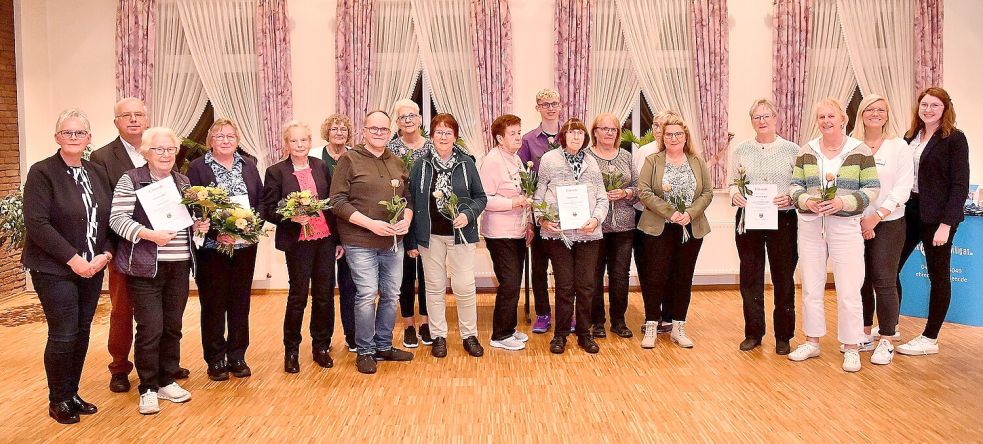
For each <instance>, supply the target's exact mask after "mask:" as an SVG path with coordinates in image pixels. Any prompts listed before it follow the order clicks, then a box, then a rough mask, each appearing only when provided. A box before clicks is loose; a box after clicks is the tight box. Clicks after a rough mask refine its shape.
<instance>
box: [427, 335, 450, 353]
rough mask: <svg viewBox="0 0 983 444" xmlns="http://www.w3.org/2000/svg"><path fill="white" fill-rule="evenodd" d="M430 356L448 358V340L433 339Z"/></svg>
mask: <svg viewBox="0 0 983 444" xmlns="http://www.w3.org/2000/svg"><path fill="white" fill-rule="evenodd" d="M430 354H431V355H433V357H435V358H444V357H447V339H446V338H441V337H436V338H434V339H433V345H432V346H431V347H430Z"/></svg>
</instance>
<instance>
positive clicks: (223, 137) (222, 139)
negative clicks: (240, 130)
mask: <svg viewBox="0 0 983 444" xmlns="http://www.w3.org/2000/svg"><path fill="white" fill-rule="evenodd" d="M212 138H213V139H215V140H217V141H219V142H225V141H227V140H236V136H235V134H216V135H214V136H212Z"/></svg>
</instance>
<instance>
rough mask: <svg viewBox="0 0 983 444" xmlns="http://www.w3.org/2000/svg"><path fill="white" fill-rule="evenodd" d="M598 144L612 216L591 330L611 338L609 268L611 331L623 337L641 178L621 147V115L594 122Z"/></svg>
mask: <svg viewBox="0 0 983 444" xmlns="http://www.w3.org/2000/svg"><path fill="white" fill-rule="evenodd" d="M591 135H592V136H593V139H594V146H592V147H590V148H589V149H588V150H587V152H588V153H590V155H591V156H593V157H594V160H595V161H597V165H598V166H599V167H600V169H601V176H602V177H603V178H604V189H605V190H607V196H608V200H609V201H610V202H611V203H610V204H609V206H608V210H609V211H608V216H607V218H606V219H604V222H603V223H602V224H601V232H603V233H604V239H603V242H602V244H601V255H600V257H599V258H598V260H597V286H596V287H595V289H594V296H593V307H591V324H592V326H591V333H592V335H593V336H594V337H595V338H603V337H607V333H606V332H605V331H604V321H605V319H604V269H605V267H606V268H607V271H608V301H609V302H610V304H611V306H610V308H609V310H610V314H611V333H614V334H616V335H618V336H621V337H622V338H630V337H632V333H631V329H630V328H628V325H627V324H625V312H626V311H628V269H629V268H631V243H632V238H633V232H634V230H635V210H634V209H633V208H632V203H634V201H635V196H636V192H637V189H636V187H635V184H636V182H637V177H635V175H634V174H632V171H633V170H632V166H631V165H632V164H631V153H629V152H628V151H626V150H624V149H622V148H620V147H619V146H618V142H619V141H620V140H621V137H620V135H621V125H620V124H619V121H618V117H617V116H615V115H614V114H611V113H602V114H599V115H598V116H597V117H595V118H594V123H593V124H591Z"/></svg>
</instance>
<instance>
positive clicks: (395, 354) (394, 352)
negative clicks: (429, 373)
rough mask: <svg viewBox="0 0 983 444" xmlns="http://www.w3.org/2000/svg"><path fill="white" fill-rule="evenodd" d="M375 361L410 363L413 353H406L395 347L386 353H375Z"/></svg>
mask: <svg viewBox="0 0 983 444" xmlns="http://www.w3.org/2000/svg"><path fill="white" fill-rule="evenodd" d="M374 358H375V360H376V361H399V362H405V361H412V360H413V353H410V352H408V351H404V350H400V349H398V348H396V347H393V348H390V349H389V350H386V351H377V352H375V356H374Z"/></svg>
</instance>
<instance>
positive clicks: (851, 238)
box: [788, 98, 880, 372]
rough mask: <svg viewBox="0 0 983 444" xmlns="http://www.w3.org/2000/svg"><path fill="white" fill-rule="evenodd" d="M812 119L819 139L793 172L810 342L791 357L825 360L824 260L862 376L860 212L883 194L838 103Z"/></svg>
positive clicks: (847, 358)
mask: <svg viewBox="0 0 983 444" xmlns="http://www.w3.org/2000/svg"><path fill="white" fill-rule="evenodd" d="M813 114H814V115H815V117H816V123H817V124H818V126H819V131H820V133H821V135H820V136H819V137H817V138H815V139H813V140H811V141H809V142H808V143H806V144H805V145H803V146H802V149H801V151H800V154H799V156H798V157H797V158H796V159H795V167H794V169H793V170H792V187H791V189H790V192H791V195H792V203H793V204H794V205H795V207H796V208H797V209H798V210H799V222H798V230H799V234H798V243H799V264H800V265H801V266H802V329H803V330H804V331H805V335H806V342H805V343H803V344H802V345H799V346H798V347H797V348H796V349H795V350H794V351H792V352H791V353H789V355H788V358H789V359H791V360H792V361H804V360H806V359H809V358H814V357H817V356H819V338H821V337H822V336H824V335H825V334H826V316H825V310H824V307H823V305H824V304H823V296H824V293H825V292H826V262H827V260H828V259H831V260H832V263H833V277H834V279H835V281H836V307H837V322H836V323H837V326H838V333H837V337H838V339H839V341H840V343H842V344H843V348H844V351H845V353H844V354H843V371H847V372H856V371H860V354H859V350H858V345H859V344H860V343H861V342H863V340H864V319H863V314H864V313H863V303H862V302H861V299H860V287H861V286H862V285H863V282H864V255H863V251H864V239H863V237H862V236H861V233H860V215H861V214H862V213H863V212H864V210H865V209H866V208H867V206H868V205H870V202H871V201H873V200H874V199H876V198H877V194H878V193H879V192H880V182H879V181H878V179H877V169H876V166H875V164H874V157H873V156H871V153H870V147H868V146H867V145H864V143H863V142H861V141H859V140H857V139H854V138H852V137H849V136H847V135H846V134H844V128H845V127H846V122H847V117H846V113H845V112H844V111H843V106H842V105H840V103H839V102H838V101H837V100H836V99H832V98H829V99H825V100H823V101H821V102H819V103H818V104H816V107H815V108H814V111H813Z"/></svg>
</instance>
